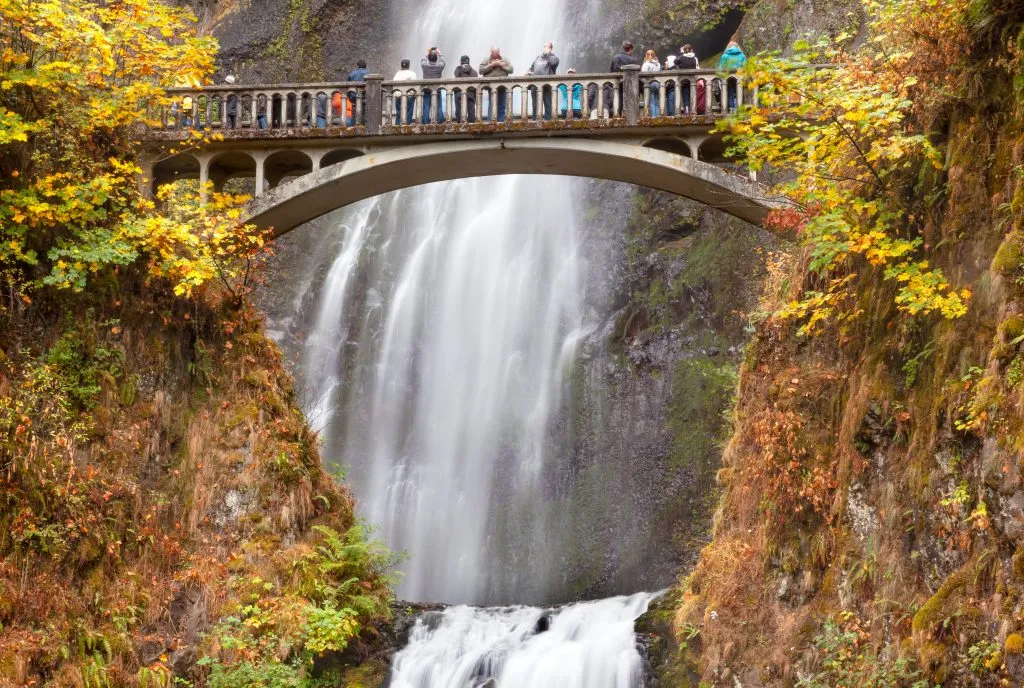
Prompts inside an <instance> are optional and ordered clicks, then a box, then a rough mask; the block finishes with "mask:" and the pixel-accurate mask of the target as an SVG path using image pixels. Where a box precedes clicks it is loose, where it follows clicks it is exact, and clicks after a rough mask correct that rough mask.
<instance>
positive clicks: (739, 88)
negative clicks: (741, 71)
mask: <svg viewBox="0 0 1024 688" xmlns="http://www.w3.org/2000/svg"><path fill="white" fill-rule="evenodd" d="M741 107H743V79H742V77H740V75H738V74H737V75H736V109H737V110H739V109H740V108H741Z"/></svg>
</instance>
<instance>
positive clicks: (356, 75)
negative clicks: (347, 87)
mask: <svg viewBox="0 0 1024 688" xmlns="http://www.w3.org/2000/svg"><path fill="white" fill-rule="evenodd" d="M369 73H370V70H369V69H367V68H366V67H356V68H355V69H353V70H352V71H351V72H349V73H348V76H347V77H345V80H346V81H366V75H367V74H369Z"/></svg>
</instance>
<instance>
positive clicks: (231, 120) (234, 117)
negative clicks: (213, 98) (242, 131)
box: [224, 74, 238, 129]
mask: <svg viewBox="0 0 1024 688" xmlns="http://www.w3.org/2000/svg"><path fill="white" fill-rule="evenodd" d="M224 83H225V84H227V85H228V86H234V85H235V76H234V75H233V74H228V75H227V76H226V77H224ZM224 100H225V101H226V102H225V105H224V108H225V114H226V115H227V116H228V129H234V128H235V127H237V126H238V96H237V95H235V94H234V93H229V94H228V95H227V96H226V97H225V98H224Z"/></svg>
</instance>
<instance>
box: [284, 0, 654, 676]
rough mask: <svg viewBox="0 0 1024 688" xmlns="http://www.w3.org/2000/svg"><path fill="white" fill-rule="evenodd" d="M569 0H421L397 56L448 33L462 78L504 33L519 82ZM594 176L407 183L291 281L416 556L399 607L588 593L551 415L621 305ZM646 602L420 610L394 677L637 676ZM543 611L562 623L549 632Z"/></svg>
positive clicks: (339, 230)
mask: <svg viewBox="0 0 1024 688" xmlns="http://www.w3.org/2000/svg"><path fill="white" fill-rule="evenodd" d="M567 4H568V0H524V2H520V3H470V2H467V1H466V0H425V1H424V2H421V3H417V4H416V5H415V6H414V7H413V6H410V7H409V8H408V16H409V17H410V20H409V21H408V22H407V23H406V24H405V26H406V28H405V29H404V30H403V35H405V36H408V37H409V40H408V41H407V42H406V44H405V45H404V46H402V47H401V52H400V53H396V54H395V55H394V68H395V69H396V70H397V65H398V61H399V59H401V58H408V59H410V60H411V61H412V63H413V69H414V70H418V62H419V60H420V58H421V57H423V56H424V55H425V53H426V51H427V49H428V48H430V47H431V46H437V47H439V48H440V50H441V52H442V53H443V54H444V56H445V59H446V62H447V67H446V74H451V72H452V70H453V69H454V67H455V66H456V65H457V64H458V62H459V57H460V56H461V55H462V54H468V55H470V57H471V60H472V64H473V66H474V68H476V67H477V65H479V63H480V61H481V60H483V59H484V58H485V57H486V56H487V55H488V52H489V50H490V48H491V47H492V46H498V47H500V48H501V50H502V53H503V54H504V56H505V57H506V58H507V59H509V60H511V61H512V63H513V65H514V67H515V73H517V74H521V73H523V72H525V71H526V70H527V69H528V68H529V66H530V64H531V63H532V61H533V59H534V57H535V56H536V55H537V54H539V52H540V50H541V47H542V45H543V44H544V43H545V42H546V41H553V42H554V44H555V50H556V53H558V54H561V55H571V54H572V45H571V37H568V36H566V35H565V34H566V30H565V28H564V20H565V17H566V15H567V13H568V11H569V10H568V8H567ZM570 66H573V65H572V64H571V61H570V60H569V59H566V58H563V61H562V65H561V67H560V71H561V72H564V71H565V69H567V68H568V67H570ZM378 70H379V71H384V72H385V73H386V74H387V75H388V76H390V73H389V72H388V70H387V69H381V68H378ZM510 106H511V103H510ZM582 184H583V182H581V181H579V180H574V179H569V178H562V177H531V176H506V177H498V178H486V179H467V180H461V181H455V182H447V183H441V184H432V185H429V186H424V187H419V188H413V189H407V190H403V191H399V192H396V193H393V194H389V195H387V196H383V197H380V198H375V199H371V200H369V201H364V202H362V203H359V204H357V205H355V206H352V207H349V208H346V209H343V210H341V211H337V212H335V213H333V214H332V215H330V216H328V217H327V218H325V219H324V220H322V221H320V223H319V224H320V225H321V227H323V226H324V225H328V226H327V229H326V230H325V232H324V234H323V235H322V236H320V237H318V238H316V239H315V240H314V241H311V242H310V243H311V245H312V249H311V253H310V255H309V260H310V262H311V264H315V263H316V261H318V260H319V261H320V263H321V265H322V268H323V269H322V274H323V277H322V279H321V278H320V277H317V278H312V277H311V276H310V275H303V276H300V277H299V278H297V281H299V282H302V288H301V289H300V292H302V293H300V295H299V297H298V300H297V302H296V305H297V306H299V307H300V308H299V309H300V310H302V315H301V316H300V319H301V321H302V322H301V326H300V328H299V329H298V331H300V332H302V334H303V335H304V338H303V340H302V345H301V352H300V355H299V366H298V370H297V372H298V386H299V389H300V392H301V395H302V397H303V403H304V406H305V409H306V412H307V416H308V417H309V418H310V420H311V422H312V424H313V425H314V427H315V428H316V429H317V430H318V431H319V432H320V434H321V437H322V439H323V443H324V448H323V454H324V456H325V458H326V460H327V461H328V462H330V463H333V464H334V465H337V466H343V467H344V468H345V470H346V474H347V479H348V480H349V482H350V483H351V484H352V485H353V490H354V493H355V495H356V498H357V504H358V508H359V511H360V516H361V517H362V518H363V519H365V520H366V521H367V522H369V523H370V524H371V525H373V526H374V527H376V529H377V530H376V535H378V536H380V537H381V538H382V539H383V540H384V541H385V543H386V544H387V545H388V546H389V547H391V548H392V549H393V550H396V551H404V552H405V553H406V554H407V555H408V558H407V560H406V561H404V562H403V564H402V566H401V569H402V572H403V577H402V579H401V582H400V583H399V584H398V588H397V591H396V592H397V595H398V596H399V597H400V598H402V599H407V600H410V601H424V602H442V603H451V604H458V605H485V604H491V605H494V604H547V603H552V602H561V601H564V600H566V599H572V597H573V596H575V595H577V594H578V592H579V591H575V592H570V591H568V590H566V589H565V586H564V582H563V580H562V579H563V578H564V574H563V573H562V572H563V570H564V569H565V564H566V559H567V558H568V557H567V555H566V553H565V551H564V547H563V544H564V542H565V541H566V539H567V538H569V539H571V538H573V532H572V530H573V526H574V521H573V520H572V518H568V517H567V514H570V513H571V510H572V508H573V504H572V503H571V501H572V500H571V499H567V498H566V497H565V495H555V496H554V497H552V491H551V486H550V485H549V484H548V482H549V481H547V480H546V478H545V475H546V473H545V471H546V470H548V471H550V469H551V467H552V465H553V462H557V461H558V460H559V453H558V450H559V445H560V444H561V445H563V446H564V444H565V443H564V442H563V441H562V440H561V439H560V433H562V434H564V432H565V430H564V428H561V429H560V428H557V427H554V426H555V425H556V423H555V419H556V418H558V417H559V414H560V413H562V416H563V417H564V413H563V412H564V409H565V408H566V405H567V404H568V403H569V401H570V398H571V395H572V377H573V372H574V369H575V367H576V364H577V357H578V354H579V351H580V348H581V346H582V343H583V342H584V340H585V339H586V337H587V336H588V335H591V334H593V333H594V332H595V331H596V330H597V328H598V325H599V323H600V322H601V320H602V318H603V317H604V316H605V315H607V314H606V313H602V312H600V309H599V308H595V307H594V305H593V304H589V303H588V300H587V284H586V282H587V274H588V267H590V266H588V261H587V258H586V254H585V251H584V250H583V247H584V237H583V235H582V232H581V227H580V224H581V223H580V222H579V221H578V218H580V217H581V216H582V215H583V211H582V209H581V208H580V207H579V206H580V203H579V201H578V199H579V198H580V197H581V196H583V193H582V189H583V187H582ZM325 237H326V238H325ZM318 252H323V253H325V254H327V255H329V256H331V258H330V259H329V260H328V261H327V262H324V260H323V258H322V257H321V255H318ZM311 272H313V270H312V269H311ZM650 599H651V596H650V595H648V594H646V593H638V594H636V595H633V596H631V597H619V598H610V599H607V600H601V601H595V602H586V603H578V604H574V605H570V606H565V607H561V608H557V609H554V610H548V611H545V610H544V609H542V608H541V607H492V608H477V607H469V606H456V607H451V608H449V609H447V610H446V611H444V612H442V613H438V614H435V615H433V616H431V618H429V619H428V618H424V619H420V620H419V621H418V622H417V623H416V626H415V628H414V630H413V632H412V636H411V638H410V642H409V645H408V647H406V648H405V649H404V650H402V651H401V652H400V653H399V654H398V655H397V656H396V657H395V660H394V665H393V677H392V683H391V685H392V686H409V687H412V686H415V687H416V688H428V687H431V686H438V687H440V686H445V687H456V686H467V687H473V688H478V687H479V686H482V685H488V686H501V688H514V687H516V686H531V687H543V686H570V687H571V686H580V687H581V688H582V687H583V686H587V687H588V688H601V687H602V686H607V687H608V688H635V687H637V686H639V685H641V683H642V663H641V660H640V656H639V654H638V652H637V649H636V643H635V638H634V633H633V621H634V620H635V619H636V617H637V616H638V615H640V614H641V613H643V611H644V610H645V609H646V607H647V603H648V602H649V600H650ZM541 618H545V619H548V620H549V621H550V628H548V629H547V630H545V631H544V632H541V633H538V632H536V631H537V623H538V620H539V619H541ZM544 623H546V622H544ZM488 679H489V680H491V682H490V683H488V682H487V680H488Z"/></svg>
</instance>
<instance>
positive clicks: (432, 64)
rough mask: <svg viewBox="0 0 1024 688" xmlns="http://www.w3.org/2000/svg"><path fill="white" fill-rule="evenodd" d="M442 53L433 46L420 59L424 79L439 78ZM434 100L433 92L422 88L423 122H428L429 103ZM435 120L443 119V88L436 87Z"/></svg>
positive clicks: (442, 68)
mask: <svg viewBox="0 0 1024 688" xmlns="http://www.w3.org/2000/svg"><path fill="white" fill-rule="evenodd" d="M444 66H445V64H444V55H442V54H441V51H440V50H438V49H437V46H434V47H433V48H431V49H430V50H428V51H427V56H426V57H424V58H423V59H421V60H420V71H422V72H423V78H424V79H440V78H441V76H442V75H443V74H444ZM433 100H434V92H433V91H431V90H429V89H426V88H425V89H423V117H422V118H421V120H420V121H421V122H422V123H423V124H430V104H431V103H432V102H433ZM437 121H438V122H443V121H444V90H443V89H440V88H439V89H437Z"/></svg>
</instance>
